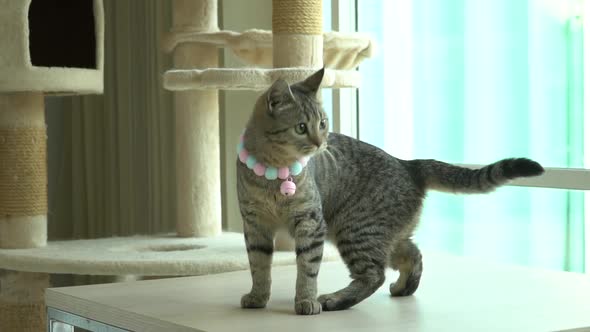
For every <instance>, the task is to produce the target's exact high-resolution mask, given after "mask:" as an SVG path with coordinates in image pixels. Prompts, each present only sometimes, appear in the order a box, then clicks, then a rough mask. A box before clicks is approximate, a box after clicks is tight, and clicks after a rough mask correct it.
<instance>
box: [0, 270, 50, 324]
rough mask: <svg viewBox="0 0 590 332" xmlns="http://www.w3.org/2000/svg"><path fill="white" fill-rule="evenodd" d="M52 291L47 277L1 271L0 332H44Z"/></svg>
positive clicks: (47, 275)
mask: <svg viewBox="0 0 590 332" xmlns="http://www.w3.org/2000/svg"><path fill="white" fill-rule="evenodd" d="M48 287H50V283H49V274H47V273H31V272H17V271H9V270H0V331H7V332H9V331H15V332H16V331H18V332H39V331H44V330H45V328H46V326H47V323H46V314H45V298H44V297H45V289H46V288H48Z"/></svg>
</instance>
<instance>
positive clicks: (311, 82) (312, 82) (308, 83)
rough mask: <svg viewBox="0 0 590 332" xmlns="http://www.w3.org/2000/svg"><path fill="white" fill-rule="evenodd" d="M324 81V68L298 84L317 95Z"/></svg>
mask: <svg viewBox="0 0 590 332" xmlns="http://www.w3.org/2000/svg"><path fill="white" fill-rule="evenodd" d="M323 79H324V68H322V69H320V70H318V71H316V72H315V73H313V74H312V75H311V76H309V77H308V78H306V79H305V80H304V81H302V82H299V83H297V85H298V86H301V87H303V88H304V89H305V90H307V91H309V92H311V93H314V94H316V93H317V92H318V90H319V89H320V85H321V84H322V80H323Z"/></svg>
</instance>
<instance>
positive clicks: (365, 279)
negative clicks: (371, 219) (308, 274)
mask: <svg viewBox="0 0 590 332" xmlns="http://www.w3.org/2000/svg"><path fill="white" fill-rule="evenodd" d="M337 246H338V250H339V251H340V255H341V256H342V259H343V260H344V262H345V263H346V265H347V266H348V269H349V271H350V276H351V278H352V279H353V281H352V282H351V283H350V284H349V285H348V286H347V287H345V288H343V289H341V290H339V291H337V292H334V293H331V294H325V295H322V296H320V297H319V298H318V301H319V302H320V303H321V304H322V309H323V310H326V311H334V310H343V309H347V308H350V307H352V306H353V305H355V304H357V303H359V302H361V301H362V300H364V299H366V298H367V297H369V296H370V295H371V294H373V293H374V292H375V291H376V290H377V289H378V288H379V287H381V285H383V282H384V281H385V271H384V270H385V266H386V262H387V253H386V252H385V251H384V250H383V248H386V247H387V246H386V245H384V243H383V242H382V241H379V240H378V239H376V238H375V236H374V235H372V236H371V237H364V236H362V234H357V236H354V235H352V234H351V236H349V237H347V238H346V239H341V240H339V241H338V242H337Z"/></svg>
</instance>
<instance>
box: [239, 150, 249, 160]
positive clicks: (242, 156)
mask: <svg viewBox="0 0 590 332" xmlns="http://www.w3.org/2000/svg"><path fill="white" fill-rule="evenodd" d="M239 157H240V161H241V162H243V163H246V159H248V151H246V149H242V151H240V154H239Z"/></svg>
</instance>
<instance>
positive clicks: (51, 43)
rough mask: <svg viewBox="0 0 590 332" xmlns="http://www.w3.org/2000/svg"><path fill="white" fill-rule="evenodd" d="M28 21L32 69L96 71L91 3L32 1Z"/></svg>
mask: <svg viewBox="0 0 590 332" xmlns="http://www.w3.org/2000/svg"><path fill="white" fill-rule="evenodd" d="M28 19H29V53H30V56H31V63H32V65H33V66H40V67H69V68H88V69H96V68H97V61H96V31H95V19H94V1H93V0H33V1H31V4H30V6H29V16H28Z"/></svg>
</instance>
